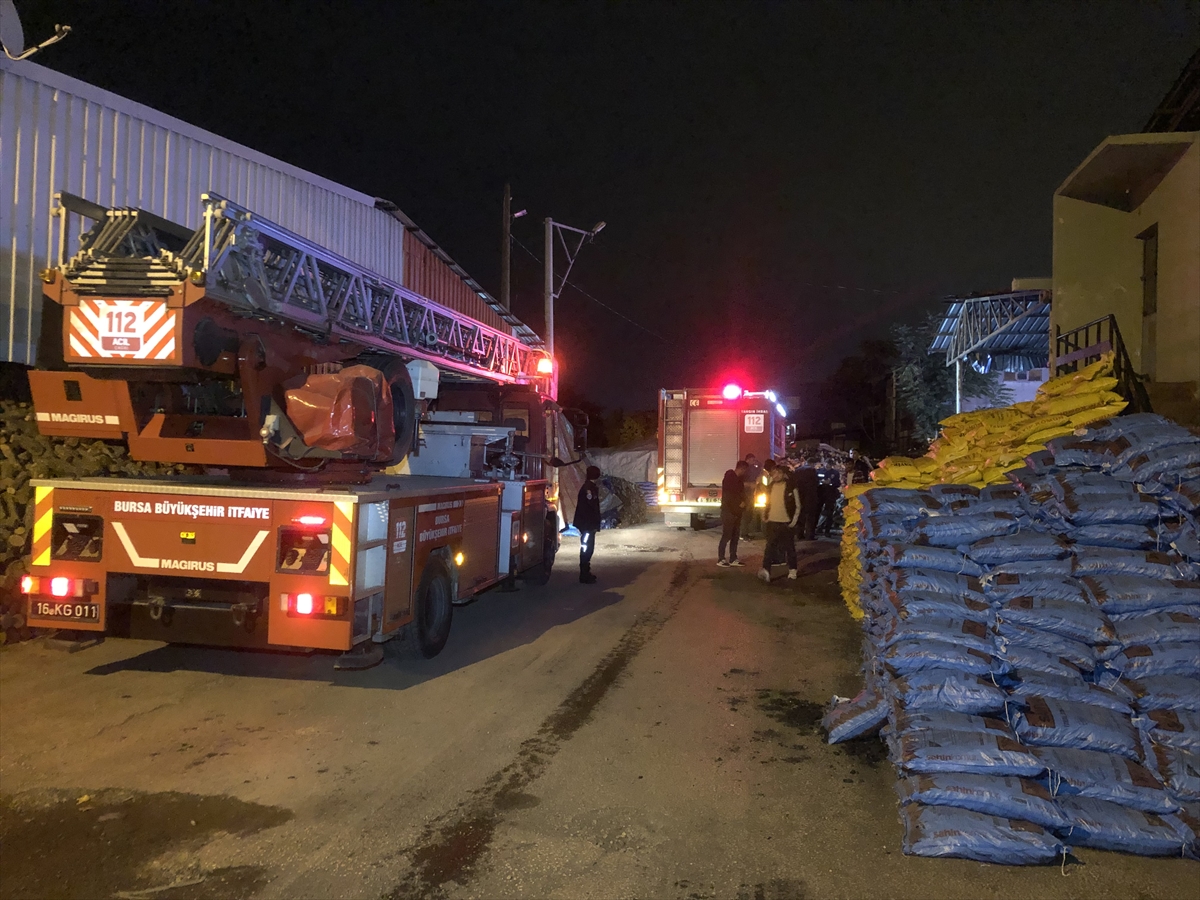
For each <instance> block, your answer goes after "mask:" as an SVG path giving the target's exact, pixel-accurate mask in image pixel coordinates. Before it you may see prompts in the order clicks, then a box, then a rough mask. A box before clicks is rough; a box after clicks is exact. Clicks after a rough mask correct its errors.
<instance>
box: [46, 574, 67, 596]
mask: <svg viewBox="0 0 1200 900" xmlns="http://www.w3.org/2000/svg"><path fill="white" fill-rule="evenodd" d="M50 593H51V594H53V595H54V596H55V597H65V596H67V594H69V593H71V579H70V578H63V577H61V576H59V577H58V578H51V579H50Z"/></svg>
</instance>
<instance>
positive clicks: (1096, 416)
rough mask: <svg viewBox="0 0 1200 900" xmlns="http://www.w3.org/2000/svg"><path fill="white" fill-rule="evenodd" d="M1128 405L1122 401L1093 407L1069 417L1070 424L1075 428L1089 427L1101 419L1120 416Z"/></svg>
mask: <svg viewBox="0 0 1200 900" xmlns="http://www.w3.org/2000/svg"><path fill="white" fill-rule="evenodd" d="M1128 405H1129V402H1128V401H1126V400H1122V401H1121V402H1120V403H1107V404H1105V405H1104V406H1093V407H1092V408H1091V409H1085V410H1082V411H1081V412H1077V413H1075V414H1074V415H1073V416H1071V424H1072V425H1074V426H1075V427H1076V428H1081V427H1083V426H1084V425H1091V424H1093V423H1095V422H1099V421H1100V420H1101V419H1111V418H1112V417H1113V416H1117V415H1120V414H1121V411H1122V410H1123V409H1125V407H1126V406H1128Z"/></svg>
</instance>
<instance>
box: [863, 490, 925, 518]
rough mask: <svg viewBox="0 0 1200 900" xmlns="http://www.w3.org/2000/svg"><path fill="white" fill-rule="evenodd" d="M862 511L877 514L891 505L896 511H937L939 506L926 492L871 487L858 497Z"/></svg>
mask: <svg viewBox="0 0 1200 900" xmlns="http://www.w3.org/2000/svg"><path fill="white" fill-rule="evenodd" d="M860 496H861V497H862V501H863V509H867V510H871V511H873V512H878V511H879V510H880V509H882V508H883V507H885V506H887V505H888V504H891V505H892V506H894V507H896V508H898V509H905V510H907V509H918V510H919V509H937V508H938V507H939V506H940V505H941V504H940V503H939V502H938V500H937V498H936V497H934V496H933V494H931V493H929V492H928V491H921V490H916V489H913V488H896V487H873V488H871V489H870V490H869V491H866V492H865V493H863V494H861V495H860Z"/></svg>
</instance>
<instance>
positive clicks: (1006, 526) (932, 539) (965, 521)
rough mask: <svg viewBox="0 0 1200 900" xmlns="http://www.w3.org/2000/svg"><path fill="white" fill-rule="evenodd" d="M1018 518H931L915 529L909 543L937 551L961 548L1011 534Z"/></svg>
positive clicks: (986, 515)
mask: <svg viewBox="0 0 1200 900" xmlns="http://www.w3.org/2000/svg"><path fill="white" fill-rule="evenodd" d="M1016 530H1017V517H1016V516H1014V515H1012V514H1010V513H984V514H983V515H978V516H976V515H965V516H964V515H957V516H931V517H930V518H927V519H922V520H921V521H919V522H917V524H916V525H914V526H913V527H912V530H911V531H910V532H909V539H910V541H911V542H912V543H914V544H929V545H931V546H934V547H961V546H964V545H967V544H973V543H975V542H976V541H978V540H981V539H982V538H985V537H995V536H996V535H1000V534H1012V533H1013V532H1014V531H1016Z"/></svg>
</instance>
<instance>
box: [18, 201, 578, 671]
mask: <svg viewBox="0 0 1200 900" xmlns="http://www.w3.org/2000/svg"><path fill="white" fill-rule="evenodd" d="M60 202H61V209H60V211H59V213H58V214H59V215H62V216H66V215H68V214H74V215H78V216H80V217H81V219H82V220H83V221H84V223H85V224H86V223H89V222H90V223H93V224H92V225H91V227H90V229H87V230H86V231H84V233H83V234H82V236H81V240H80V250H79V252H78V253H77V254H76V255H75V256H74V257H72V258H70V259H60V260H59V264H58V265H57V266H56V267H54V268H51V269H48V270H47V271H46V272H45V273H44V274H43V280H44V282H45V288H44V292H45V295H46V304H45V315H44V318H43V326H42V334H43V339H42V344H41V346H40V348H39V368H38V369H36V370H33V371H31V372H30V376H29V378H30V385H31V388H32V393H33V399H34V408H35V411H36V416H37V422H38V427H39V428H40V430H41V431H42V433H43V434H47V435H57V436H64V437H81V438H93V439H94V438H100V439H107V440H123V441H125V442H127V444H128V447H129V451H130V455H131V456H132V457H133V458H134V459H138V460H149V461H158V462H164V463H182V464H187V465H188V467H189V469H188V471H189V473H190V474H187V475H180V476H178V477H171V478H148V479H117V478H90V479H81V480H67V479H56V480H45V481H37V482H35V516H34V528H33V535H32V558H31V574H30V575H29V576H27V577H26V578H25V579H24V581H23V584H22V589H23V591H24V592H25V594H27V596H28V602H29V618H28V621H29V624H30V625H32V626H34V627H48V628H59V629H65V630H69V631H77V632H98V633H109V634H115V635H130V636H134V637H140V638H153V639H157V640H163V641H169V642H182V643H191V644H207V645H215V646H237V647H257V648H305V649H314V648H324V649H333V650H342V651H348V652H347V654H346V656H344V657H343V660H342V663H343V665H344V666H345V667H356V666H358V665H359V664H360V663H362V664H369V663H372V662H375V661H378V658H379V657H380V655H381V648H380V647H379V645H380V644H382V643H384V642H387V641H389V640H392V639H393V638H397V637H406V638H407V640H405V641H404V642H403V644H404V646H406V647H408V648H410V649H411V650H413V651H414V652H416V653H418V654H419V655H422V656H425V657H430V656H433V655H435V654H437V653H438V652H439V651H440V650H441V649H442V647H443V646H444V645H445V643H446V639H447V637H448V635H449V631H450V623H451V617H452V613H453V607H454V606H455V605H457V604H461V603H465V602H467V601H469V600H471V599H472V598H473V597H475V596H476V595H477V594H479V593H480V592H481V591H484V590H487V589H488V588H490V587H493V586H495V585H497V584H500V583H501V582H504V581H506V580H511V579H513V578H515V577H517V576H521V577H523V578H526V579H530V580H533V581H535V582H536V581H545V580H546V579H547V578H548V576H549V573H550V569H551V567H552V565H553V563H554V556H555V552H556V550H557V547H558V511H557V493H558V484H559V480H560V477H567V478H570V477H572V475H571V473H573V472H574V470H575V469H576V468H578V467H571V468H562V467H563V466H564V463H563V460H564V458H570V457H571V456H572V451H573V450H575V449H576V443H577V442H576V440H575V434H576V432H575V430H574V429H573V427H572V423H571V422H570V421H568V419H567V417H566V416H564V414H563V412H562V410H561V409H560V408H559V407H558V406H557V404H556V403H555V402H554V394H555V390H554V387H555V379H556V375H555V370H554V364H553V361H552V360H551V359H550V357H549V356H548V355H547V354H546V352H545V351H544V350H543V349H542V344H541V341H540V339H538V338H537V336H536V335H534V334H533V333H532V332H531V331H529V330H528V329H527V328H525V327H524V326H523V325H520V326H519V327H513V328H512V329H511V330H508V331H504V330H500V329H496V328H492V327H490V326H487V325H485V324H483V323H482V322H479V321H477V320H474V319H471V318H470V317H469V316H467V315H465V314H462V313H459V312H456V311H454V310H451V309H449V308H447V307H445V306H442V305H440V304H437V303H435V302H433V301H431V300H429V299H427V298H424V297H421V296H419V295H417V294H415V293H413V292H412V291H410V290H407V289H406V288H404V287H403V286H401V285H399V284H395V283H392V282H390V281H388V280H387V279H384V278H382V277H380V276H378V275H377V274H375V273H372V272H370V271H368V270H365V269H363V268H362V267H361V266H358V265H357V264H355V263H353V262H351V261H349V260H346V259H344V258H342V257H339V256H337V255H336V254H333V253H331V252H329V251H328V250H326V249H324V248H322V247H319V246H317V245H314V244H312V243H310V242H309V241H307V240H305V239H304V238H301V237H299V236H297V235H295V234H292V233H291V232H288V231H286V230H285V229H283V228H280V227H279V226H277V225H274V224H273V223H271V222H269V221H267V220H265V219H262V218H261V217H259V216H257V215H255V214H253V213H252V212H250V211H249V210H246V209H243V208H240V207H238V206H237V205H235V204H233V203H231V202H229V201H227V200H224V199H222V198H220V197H216V196H209V195H205V196H204V197H203V198H202V206H203V210H204V215H203V223H202V224H201V225H200V227H199V229H198V230H196V231H191V230H189V229H186V228H181V227H180V226H178V225H175V224H174V223H171V222H167V221H164V220H162V219H160V218H158V217H156V216H153V215H151V214H148V213H145V212H144V211H140V210H108V209H104V208H102V207H97V206H96V205H95V204H91V203H88V202H86V201H83V200H80V199H79V198H74V197H70V196H67V195H63V196H62V197H61V199H60ZM81 230H83V229H81ZM560 472H561V475H560ZM575 477H577V476H575Z"/></svg>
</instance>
